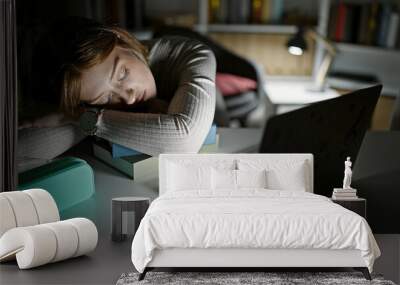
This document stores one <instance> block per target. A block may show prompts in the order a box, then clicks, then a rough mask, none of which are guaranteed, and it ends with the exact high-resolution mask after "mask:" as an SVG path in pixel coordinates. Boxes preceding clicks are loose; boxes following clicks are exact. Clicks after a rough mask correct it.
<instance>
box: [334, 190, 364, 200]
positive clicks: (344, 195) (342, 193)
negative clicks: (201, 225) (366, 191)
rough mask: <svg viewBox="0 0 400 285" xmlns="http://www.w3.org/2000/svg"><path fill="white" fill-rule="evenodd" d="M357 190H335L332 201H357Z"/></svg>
mask: <svg viewBox="0 0 400 285" xmlns="http://www.w3.org/2000/svg"><path fill="white" fill-rule="evenodd" d="M357 198H358V197H357V190H356V189H342V188H334V189H333V193H332V199H335V200H352V199H357Z"/></svg>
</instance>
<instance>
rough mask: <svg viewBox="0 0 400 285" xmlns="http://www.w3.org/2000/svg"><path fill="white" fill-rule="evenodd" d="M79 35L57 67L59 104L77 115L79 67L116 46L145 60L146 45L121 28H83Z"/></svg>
mask: <svg viewBox="0 0 400 285" xmlns="http://www.w3.org/2000/svg"><path fill="white" fill-rule="evenodd" d="M83 35H84V36H83V37H82V39H81V40H79V41H78V42H77V44H76V46H75V48H74V50H73V51H72V55H71V58H70V60H69V61H68V62H67V63H64V64H63V65H62V67H61V72H62V73H61V86H60V89H61V90H60V92H61V101H60V108H61V110H62V111H63V112H64V113H65V114H66V115H69V116H71V117H76V116H78V115H79V113H78V109H79V108H78V107H79V105H80V96H81V75H82V71H84V70H85V69H88V68H90V67H92V66H95V65H96V64H100V63H102V62H103V61H104V60H105V59H106V58H107V56H108V55H109V54H110V53H111V52H112V50H113V49H114V48H115V47H116V46H120V47H122V48H126V49H128V50H130V51H131V52H132V54H133V55H135V56H136V57H138V58H139V59H140V60H142V61H143V62H144V63H146V64H148V51H147V48H146V47H145V46H144V45H142V44H141V43H140V42H139V41H138V40H137V39H136V38H135V37H134V36H132V35H131V34H130V33H129V32H128V31H126V30H124V29H122V28H119V27H114V26H111V27H106V26H99V27H95V28H90V29H88V30H87V31H84V34H83Z"/></svg>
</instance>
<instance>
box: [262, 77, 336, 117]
mask: <svg viewBox="0 0 400 285" xmlns="http://www.w3.org/2000/svg"><path fill="white" fill-rule="evenodd" d="M310 86H312V81H311V79H310V78H309V77H294V76H286V77H281V76H279V77H277V76H274V77H267V79H266V83H265V86H264V88H265V91H266V93H267V95H268V97H269V99H270V100H271V102H272V103H273V104H275V105H276V112H277V114H281V113H285V112H289V111H292V110H295V109H298V108H301V107H303V106H305V105H308V104H311V103H315V102H319V101H323V100H327V99H332V98H335V97H338V96H339V93H338V92H336V91H335V90H333V89H331V88H327V89H326V90H325V91H322V92H316V91H310V90H308V89H307V88H308V87H310Z"/></svg>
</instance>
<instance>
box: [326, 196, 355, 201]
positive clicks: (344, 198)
mask: <svg viewBox="0 0 400 285" xmlns="http://www.w3.org/2000/svg"><path fill="white" fill-rule="evenodd" d="M332 199H334V200H354V199H358V196H355V197H336V196H335V195H332Z"/></svg>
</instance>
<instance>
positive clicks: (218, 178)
mask: <svg viewBox="0 0 400 285" xmlns="http://www.w3.org/2000/svg"><path fill="white" fill-rule="evenodd" d="M211 175H212V179H211V180H212V189H213V190H219V189H224V190H230V191H232V190H236V170H234V169H216V168H214V167H213V168H212V171H211Z"/></svg>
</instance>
